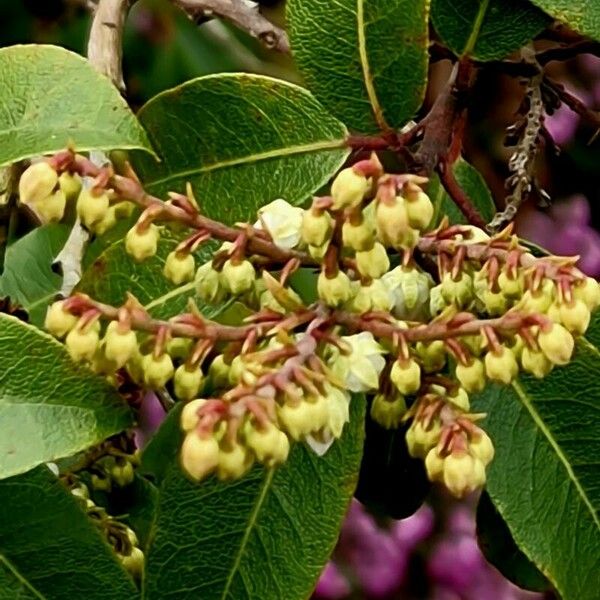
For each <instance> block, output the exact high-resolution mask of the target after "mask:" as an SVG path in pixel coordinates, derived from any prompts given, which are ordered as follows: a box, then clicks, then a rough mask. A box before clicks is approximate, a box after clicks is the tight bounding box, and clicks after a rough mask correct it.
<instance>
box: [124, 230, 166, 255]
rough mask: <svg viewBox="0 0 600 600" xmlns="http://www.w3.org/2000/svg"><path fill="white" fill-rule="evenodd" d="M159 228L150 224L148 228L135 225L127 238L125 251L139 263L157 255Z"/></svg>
mask: <svg viewBox="0 0 600 600" xmlns="http://www.w3.org/2000/svg"><path fill="white" fill-rule="evenodd" d="M159 237H160V234H159V231H158V227H157V226H156V225H154V223H150V226H149V227H147V228H141V231H140V227H139V226H138V225H134V226H133V227H132V228H131V229H130V230H129V231H128V232H127V235H126V236H125V250H127V253H128V254H130V255H131V256H133V258H134V259H135V260H137V261H142V260H145V259H147V258H150V257H151V256H154V255H155V254H156V251H157V250H158V238H159Z"/></svg>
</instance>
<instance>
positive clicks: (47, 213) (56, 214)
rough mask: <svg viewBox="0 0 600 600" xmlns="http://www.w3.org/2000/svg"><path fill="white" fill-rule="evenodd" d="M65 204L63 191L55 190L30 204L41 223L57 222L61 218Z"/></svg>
mask: <svg viewBox="0 0 600 600" xmlns="http://www.w3.org/2000/svg"><path fill="white" fill-rule="evenodd" d="M66 205H67V199H66V197H65V194H64V192H63V191H62V190H57V191H56V192H54V193H53V194H50V195H49V196H47V197H46V198H45V199H44V200H40V201H39V202H36V203H35V204H33V205H32V206H33V208H34V210H35V212H36V214H37V215H38V217H39V218H40V221H41V222H42V223H57V222H58V221H60V220H61V219H62V218H63V216H64V214H65V207H66Z"/></svg>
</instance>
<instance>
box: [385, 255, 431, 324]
mask: <svg viewBox="0 0 600 600" xmlns="http://www.w3.org/2000/svg"><path fill="white" fill-rule="evenodd" d="M382 280H383V283H385V285H386V286H387V288H388V289H389V291H390V293H391V294H392V298H393V302H394V306H393V307H392V314H393V315H394V316H395V317H396V318H397V319H405V320H409V321H415V320H416V321H418V320H421V319H423V318H425V317H428V316H429V306H428V305H429V290H430V289H431V287H432V285H433V281H432V280H431V277H430V276H429V275H427V274H426V273H423V272H422V271H418V270H417V269H414V268H406V267H396V268H395V269H392V270H391V271H389V272H388V273H386V274H385V275H384V276H383V277H382Z"/></svg>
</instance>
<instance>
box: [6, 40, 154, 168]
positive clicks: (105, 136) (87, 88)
mask: <svg viewBox="0 0 600 600" xmlns="http://www.w3.org/2000/svg"><path fill="white" fill-rule="evenodd" d="M0 73H1V75H0V85H1V87H2V96H1V97H0V166H2V165H6V164H8V163H11V162H16V161H18V160H22V159H24V158H28V157H30V156H35V155H38V154H48V153H51V152H56V151H58V150H64V149H65V148H66V147H67V146H73V147H75V148H76V149H77V150H79V151H84V150H111V149H115V148H120V149H124V150H125V149H133V148H137V149H141V150H145V151H147V152H152V148H151V146H150V144H149V143H148V139H147V137H146V134H145V133H144V130H143V129H142V127H141V126H140V124H139V123H138V121H137V120H136V118H135V116H134V114H133V113H132V112H131V111H130V110H129V107H128V106H127V103H126V102H125V100H123V98H122V97H121V95H120V94H119V92H118V90H117V89H116V88H115V87H114V86H113V85H112V84H111V82H110V81H109V80H108V79H107V78H106V77H104V76H102V75H100V74H99V73H97V72H96V71H95V70H94V69H93V68H92V66H91V65H90V64H89V63H88V62H87V61H86V60H85V59H83V58H82V57H81V56H79V55H77V54H74V53H73V52H69V51H68V50H65V49H64V48H58V47H57V46H37V45H31V46H11V47H9V48H3V49H1V50H0Z"/></svg>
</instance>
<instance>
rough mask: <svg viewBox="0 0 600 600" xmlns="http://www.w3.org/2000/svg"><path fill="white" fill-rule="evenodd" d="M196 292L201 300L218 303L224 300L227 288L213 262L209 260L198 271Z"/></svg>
mask: <svg viewBox="0 0 600 600" xmlns="http://www.w3.org/2000/svg"><path fill="white" fill-rule="evenodd" d="M195 282H196V293H197V294H198V297H199V298H200V299H201V300H204V302H208V303H209V304H216V303H218V302H220V301H221V300H223V298H224V296H225V290H224V289H223V286H222V285H221V280H220V276H219V272H218V271H217V270H216V269H214V268H213V266H212V262H207V263H205V264H203V265H202V266H201V267H199V268H198V270H197V271H196V280H195Z"/></svg>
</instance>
